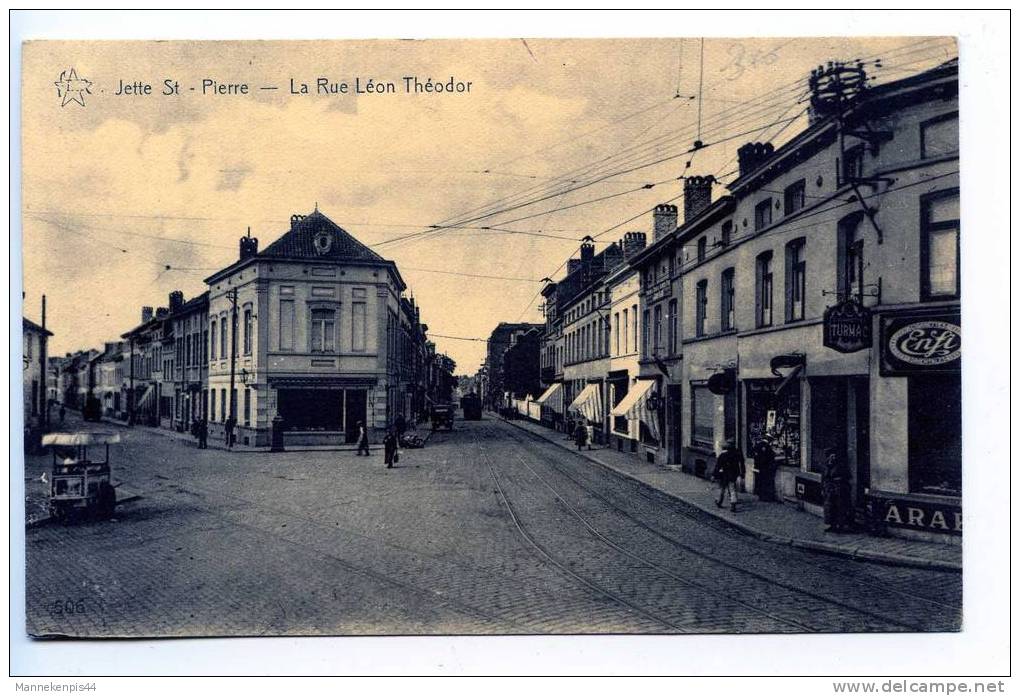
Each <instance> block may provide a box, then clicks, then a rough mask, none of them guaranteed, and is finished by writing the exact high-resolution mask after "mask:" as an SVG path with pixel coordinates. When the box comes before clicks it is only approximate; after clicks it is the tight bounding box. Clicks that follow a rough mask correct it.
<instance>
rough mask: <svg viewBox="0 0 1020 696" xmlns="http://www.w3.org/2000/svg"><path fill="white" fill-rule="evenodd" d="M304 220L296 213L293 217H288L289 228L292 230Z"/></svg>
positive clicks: (302, 216)
mask: <svg viewBox="0 0 1020 696" xmlns="http://www.w3.org/2000/svg"><path fill="white" fill-rule="evenodd" d="M304 219H305V216H304V215H298V214H296V213H295V214H294V215H291V216H290V228H291V229H294V228H295V227H297V225H298V223H299V222H301V221H302V220H304Z"/></svg>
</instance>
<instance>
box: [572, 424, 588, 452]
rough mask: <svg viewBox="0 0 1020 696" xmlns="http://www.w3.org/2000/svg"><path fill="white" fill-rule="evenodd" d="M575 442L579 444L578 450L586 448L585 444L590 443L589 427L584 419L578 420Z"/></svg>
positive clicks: (575, 429) (575, 428)
mask: <svg viewBox="0 0 1020 696" xmlns="http://www.w3.org/2000/svg"><path fill="white" fill-rule="evenodd" d="M574 443H575V444H576V445H577V449H578V451H580V450H582V449H584V446H585V445H587V444H588V427H587V426H586V425H585V424H584V421H578V423H577V425H576V426H574ZM588 449H591V447H589V448H588Z"/></svg>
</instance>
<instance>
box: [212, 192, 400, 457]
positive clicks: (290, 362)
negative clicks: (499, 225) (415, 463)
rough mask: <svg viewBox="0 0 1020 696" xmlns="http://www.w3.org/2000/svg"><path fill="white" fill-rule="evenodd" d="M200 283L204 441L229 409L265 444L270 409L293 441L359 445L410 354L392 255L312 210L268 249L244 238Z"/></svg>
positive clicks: (244, 439)
mask: <svg viewBox="0 0 1020 696" xmlns="http://www.w3.org/2000/svg"><path fill="white" fill-rule="evenodd" d="M206 282H207V284H208V285H209V404H208V415H209V423H210V426H209V432H210V437H211V438H216V437H223V431H224V424H225V422H226V420H227V419H228V418H231V417H232V414H233V417H234V418H235V420H236V424H237V426H236V427H237V429H236V437H237V442H238V443H241V444H247V445H250V446H267V445H269V444H270V437H271V433H272V428H273V421H274V419H275V418H277V417H278V418H279V419H280V425H279V427H282V428H283V431H284V433H285V442H286V443H289V444H339V443H344V442H354V441H355V439H356V437H357V433H358V428H359V424H361V423H364V424H366V425H367V427H368V428H370V429H371V428H375V429H383V428H385V427H387V425H388V424H389V423H390V422H391V421H392V419H393V418H395V415H396V411H397V406H396V405H395V401H396V400H397V396H396V395H397V394H398V393H399V392H400V390H401V389H402V388H403V385H401V384H400V383H399V375H400V365H401V364H402V363H403V362H404V361H405V360H406V359H408V355H407V351H406V348H405V345H404V342H403V341H402V338H401V337H402V336H403V335H404V332H403V328H402V321H401V316H402V309H401V293H403V292H404V290H405V289H406V286H405V284H404V281H403V279H402V278H401V276H400V273H399V272H398V270H397V267H396V264H394V263H393V262H392V261H388V260H386V259H384V258H382V257H381V256H379V255H378V254H376V253H375V252H373V251H372V250H371V249H369V248H368V247H366V246H365V245H363V244H362V243H361V242H359V241H358V240H356V239H355V238H354V237H353V236H352V235H351V234H350V233H348V232H347V231H346V230H344V229H342V228H340V227H339V226H338V225H336V224H335V223H334V222H333V221H332V220H330V219H329V218H327V217H326V216H325V215H323V214H322V213H320V212H318V210H316V211H315V212H313V213H311V214H309V215H307V216H302V215H295V216H293V217H292V218H291V226H290V229H289V230H288V231H287V232H286V233H284V234H283V236H281V237H280V238H279V239H277V240H276V241H275V242H274V243H272V244H271V245H269V246H268V247H267V248H266V249H265V250H263V251H259V250H258V240H257V239H254V238H251V237H245V238H242V239H241V241H240V257H239V259H238V261H237V262H235V263H233V264H231V265H230V266H228V267H227V268H225V269H223V270H221V271H219V272H217V273H215V274H213V275H212V276H210V277H209V278H207V279H206ZM232 383H233V389H232V390H231V384H232ZM228 392H230V393H231V394H230V396H228Z"/></svg>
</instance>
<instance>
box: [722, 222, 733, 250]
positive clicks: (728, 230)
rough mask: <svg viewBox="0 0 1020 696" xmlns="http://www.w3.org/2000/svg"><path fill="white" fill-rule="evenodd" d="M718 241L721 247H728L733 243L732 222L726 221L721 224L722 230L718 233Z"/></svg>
mask: <svg viewBox="0 0 1020 696" xmlns="http://www.w3.org/2000/svg"><path fill="white" fill-rule="evenodd" d="M719 234H720V239H719V242H720V244H722V245H723V246H729V244H730V242H732V241H733V220H727V221H726V222H724V223H723V224H722V228H720V231H719Z"/></svg>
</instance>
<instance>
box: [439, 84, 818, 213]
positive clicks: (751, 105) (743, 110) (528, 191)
mask: <svg viewBox="0 0 1020 696" xmlns="http://www.w3.org/2000/svg"><path fill="white" fill-rule="evenodd" d="M806 83H807V80H806V78H803V79H798V80H795V81H794V82H792V83H790V86H789V87H786V86H784V87H779V88H777V90H778V91H773V92H771V93H769V94H766V95H760V96H759V97H757V98H754V99H751V100H748V101H745V102H741V103H740V104H738V105H736V106H733V107H730V108H727V109H723V110H721V111H720V112H718V113H716V114H715V115H714V116H713V119H712V120H711V121H709V123H717V122H720V121H726V120H729V119H732V118H735V117H737V116H738V115H746V114H747V112H749V111H754V110H756V109H760V108H761V106H762V102H769V101H770V100H775V99H777V98H780V99H782V98H783V95H784V94H785V93H786V91H792V90H794V89H797V88H800V87H803V86H806ZM669 137H670V135H669V134H666V135H663V136H658V137H656V138H653V139H651V140H649V141H647V142H643V143H636V144H632V145H630V146H628V147H625V148H622V149H620V148H617V149H616V150H614V152H613V153H612V154H610V155H607V156H606V157H603V158H602V159H600V160H596V161H595V162H593V163H589V164H586V165H582V166H580V167H576V168H574V169H571V170H568V171H567V172H565V173H564V174H563V175H562V176H561V177H560V179H559V181H560V183H562V182H563V181H568V180H570V179H571V178H572V177H576V176H577V175H579V174H581V173H583V172H586V171H588V170H591V169H592V168H593V167H595V166H597V165H599V164H601V163H603V162H606V161H609V160H612V159H618V158H620V157H621V156H626V155H627V154H628V153H629V152H633V151H634V150H636V149H641V148H647V147H649V146H652V145H655V144H656V143H659V142H661V141H663V139H664V138H666V139H668V138H669ZM543 188H549V187H548V186H544V185H533V186H530V187H527V188H525V189H523V190H521V191H518V192H516V193H514V194H510V195H509V196H504V197H502V198H499V199H496V200H495V201H491V202H490V203H487V204H484V205H481V206H477V207H475V208H473V209H469V210H467V211H464V212H463V213H461V214H459V216H463V215H465V214H470V213H473V212H477V211H479V210H485V209H491V208H493V207H496V206H498V205H501V204H503V202H504V201H508V200H518V199H520V198H522V197H525V196H528V195H532V194H533V193H534V192H535V191H540V190H542V189H543ZM459 216H452V217H448V218H446V219H444V220H442V221H440V222H439V223H437V224H444V223H446V222H449V221H450V220H457V219H458V218H459Z"/></svg>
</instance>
